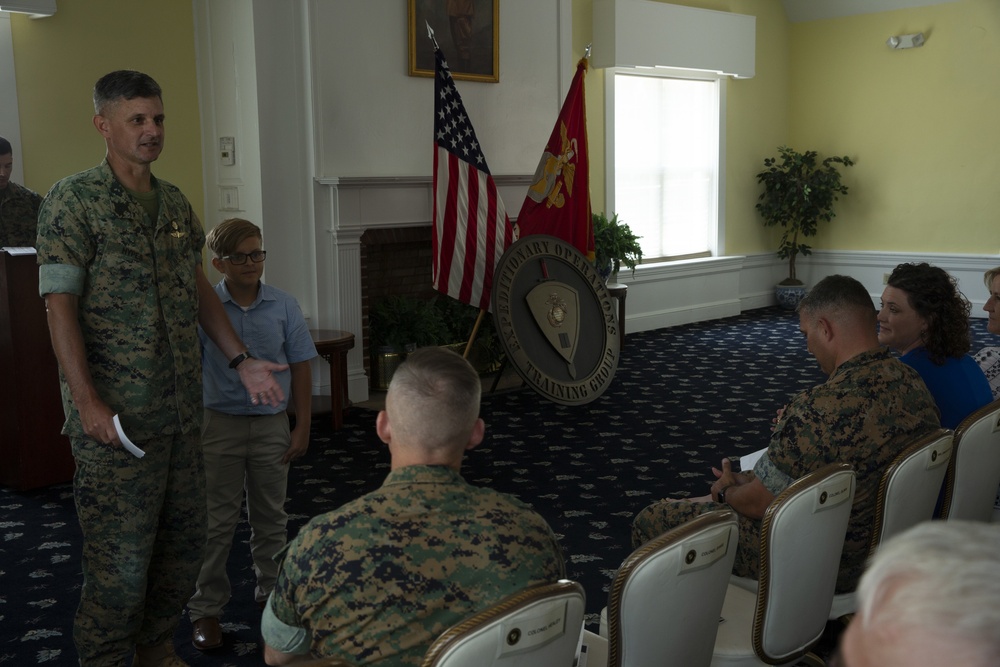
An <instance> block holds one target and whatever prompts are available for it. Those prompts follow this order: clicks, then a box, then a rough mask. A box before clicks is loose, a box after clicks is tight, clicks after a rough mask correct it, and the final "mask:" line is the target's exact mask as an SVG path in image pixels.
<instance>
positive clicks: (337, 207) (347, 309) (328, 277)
mask: <svg viewBox="0 0 1000 667" xmlns="http://www.w3.org/2000/svg"><path fill="white" fill-rule="evenodd" d="M531 179H532V176H531V175H530V174H527V175H513V176H494V177H493V181H494V183H496V186H497V191H498V192H499V194H500V197H501V199H502V200H503V202H504V204H505V206H506V207H507V215H508V216H509V217H510V218H511V219H512V220H513V219H514V218H515V217H516V215H517V212H518V211H519V210H520V207H521V203H522V202H523V201H524V197H525V195H526V194H527V191H528V185H529V184H530V183H531ZM314 194H315V201H316V248H317V273H318V276H317V286H318V287H317V300H318V303H319V309H318V313H317V322H318V324H317V326H318V327H320V328H329V329H343V330H345V331H350V332H351V333H353V334H354V337H355V340H356V344H355V346H354V349H353V350H351V352H350V354H348V356H347V376H348V387H349V389H348V393H349V395H350V398H351V400H352V401H355V402H358V401H365V400H367V399H368V377H367V376H366V375H365V370H364V358H363V356H362V355H363V350H362V347H363V346H362V344H361V341H362V336H363V330H362V310H361V236H362V234H364V233H365V231H366V230H368V229H393V228H401V227H419V226H426V225H430V224H431V222H432V217H433V212H434V191H433V180H432V179H431V178H430V177H426V176H398V177H397V176H378V177H356V176H347V177H329V178H317V179H316V180H315V186H314Z"/></svg>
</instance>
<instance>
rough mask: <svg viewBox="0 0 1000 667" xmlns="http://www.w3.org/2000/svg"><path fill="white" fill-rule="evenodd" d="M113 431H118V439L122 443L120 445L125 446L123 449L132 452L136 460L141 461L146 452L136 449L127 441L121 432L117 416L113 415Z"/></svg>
mask: <svg viewBox="0 0 1000 667" xmlns="http://www.w3.org/2000/svg"><path fill="white" fill-rule="evenodd" d="M115 430H116V431H118V439H119V440H121V441H122V445H124V446H125V449H127V450H129V451H130V452H132V453H133V454H134V455H135V457H136V458H137V459H141V458H142V457H143V456H145V455H146V452H144V451H142V450H141V449H139V448H138V447H136V446H135V444H134V443H133V442H132V441H131V440H129V439H128V436H127V435H125V431H123V430H122V423H121V420H120V419H118V415H115Z"/></svg>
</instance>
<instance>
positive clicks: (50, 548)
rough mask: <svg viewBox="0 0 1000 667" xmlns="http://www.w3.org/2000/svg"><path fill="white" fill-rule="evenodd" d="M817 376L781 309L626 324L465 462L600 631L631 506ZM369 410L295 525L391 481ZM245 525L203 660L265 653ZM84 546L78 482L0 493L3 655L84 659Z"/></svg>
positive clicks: (314, 456) (736, 438) (297, 486)
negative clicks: (588, 362) (558, 559)
mask: <svg viewBox="0 0 1000 667" xmlns="http://www.w3.org/2000/svg"><path fill="white" fill-rule="evenodd" d="M972 328H973V337H974V341H975V342H974V343H973V346H972V349H973V350H978V349H979V348H981V347H983V346H985V345H987V344H992V343H994V342H995V341H991V340H990V338H991V337H990V336H989V335H988V334H987V333H986V331H985V321H984V320H981V319H977V320H974V321H973V323H972ZM823 379H824V376H823V374H822V373H821V372H820V370H819V368H818V366H817V365H816V363H815V361H814V360H813V359H812V358H811V357H810V356H809V355H808V353H807V352H806V348H805V341H804V340H803V338H802V336H801V334H800V333H799V331H798V318H797V316H795V315H794V314H792V313H789V312H786V311H781V310H778V309H762V310H756V311H749V312H746V313H744V314H742V315H740V316H737V317H732V318H726V319H723V320H717V321H713V322H705V323H699V324H692V325H686V326H679V327H673V328H670V329H661V330H657V331H648V332H643V333H638V334H630V335H628V336H627V340H626V346H625V350H624V351H623V354H622V359H621V363H620V365H619V369H618V372H617V374H616V377H615V380H614V382H613V383H612V385H611V387H610V388H609V390H608V391H607V392H606V393H605V394H604V395H603V396H601V397H600V398H599V399H597V400H595V401H594V402H592V403H590V404H588V405H584V406H574V407H567V406H561V405H557V404H554V403H550V402H548V401H547V400H545V399H542V398H540V397H539V396H538V395H537V394H535V393H534V392H533V391H531V390H530V389H517V390H512V391H506V392H503V393H497V394H493V395H488V396H486V397H484V401H483V409H482V415H483V418H484V419H485V421H486V424H487V438H486V440H485V441H484V442H483V444H482V445H480V446H479V447H478V448H476V449H474V450H472V451H471V452H470V453H469V455H468V457H467V459H466V463H465V466H464V469H463V473H464V475H465V477H466V479H468V480H469V481H470V482H471V483H473V484H478V485H483V486H490V487H493V488H495V489H498V490H500V491H504V492H507V493H512V494H515V495H517V496H518V497H520V498H521V499H522V500H524V501H526V502H529V503H531V504H533V505H534V507H535V508H536V509H537V510H538V511H539V512H540V513H541V514H542V515H543V516H544V517H545V518H546V519H547V520H548V521H549V523H550V525H551V526H552V528H553V530H554V531H555V532H556V534H557V535H558V536H559V539H560V542H561V544H562V547H563V550H564V554H565V557H566V562H567V569H568V576H569V577H570V578H571V579H575V580H577V581H579V582H581V583H582V584H583V586H584V588H585V589H586V591H587V613H588V624H589V627H591V628H592V629H596V622H597V615H598V614H599V612H600V609H601V608H602V607H603V606H605V604H606V601H607V589H608V585H609V583H610V580H611V577H612V575H613V573H614V571H615V569H616V568H617V567H618V565H619V564H620V563H621V562H622V560H624V558H625V557H626V556H627V555H628V553H629V551H630V547H629V523H630V521H631V518H632V516H633V515H634V514H635V513H636V512H637V511H638V510H640V509H641V508H642V507H644V506H645V505H646V504H648V503H649V502H651V501H652V500H654V499H657V498H660V497H664V496H686V495H703V494H704V493H706V492H707V488H708V485H709V483H710V481H711V479H712V476H711V472H710V470H709V467H710V466H712V465H716V466H717V465H718V464H719V461H720V460H721V459H722V457H723V456H733V455H741V454H746V453H749V452H751V451H754V450H756V449H759V448H761V447H763V446H765V445H766V443H767V439H768V435H769V432H770V424H771V419H772V418H773V417H774V413H775V410H777V409H778V408H780V407H781V406H782V405H783V404H784V403H785V402H786V400H787V399H788V397H789V396H790V395H792V394H794V393H796V392H798V391H800V390H802V389H804V388H807V387H810V386H813V385H815V384H817V383H819V382H822V381H823ZM374 421H375V413H374V412H372V411H370V410H363V409H353V410H352V411H351V414H350V416H349V418H348V419H347V421H346V424H345V428H344V429H343V430H341V431H338V432H336V433H333V432H332V431H331V430H330V426H329V419H328V418H327V417H318V418H316V419H314V420H313V423H312V444H311V446H310V452H309V454H308V456H307V457H306V458H304V459H303V460H302V461H301V462H299V463H298V464H296V465H295V466H294V467H293V468H292V473H291V476H290V483H289V498H290V499H289V504H288V507H289V512H290V514H291V520H290V526H289V532H290V534H294V533H295V531H296V530H297V529H298V528H299V527H300V526H301V525H302V524H303V523H304V522H305V521H306V520H307V519H309V518H310V517H312V516H314V515H316V514H319V513H321V512H325V511H328V510H331V509H334V508H336V507H338V506H339V505H341V504H343V503H344V502H346V501H348V500H350V499H352V498H355V497H357V496H359V495H361V494H363V493H366V492H368V491H370V490H372V489H374V488H376V487H378V486H379V485H380V484H381V482H382V479H383V478H384V477H385V475H386V473H387V472H388V465H389V457H388V453H387V452H386V450H385V448H384V446H383V445H382V444H381V443H380V442H379V441H378V438H377V437H376V435H375V429H374ZM249 532H250V531H249V526H248V525H247V524H246V522H245V521H244V522H243V523H242V524H241V525H240V526H239V528H238V531H237V535H236V543H235V545H234V548H233V553H232V556H231V557H230V564H229V571H230V577H231V579H232V581H233V585H234V593H233V600H232V601H231V602H230V604H229V606H228V608H227V615H226V617H225V618H224V619H223V630H224V631H225V633H226V636H225V640H226V643H225V645H224V647H223V648H221V649H218V650H216V651H212V652H209V653H205V654H202V653H200V652H198V651H197V650H195V649H194V648H193V647H192V646H191V644H190V625H189V624H188V623H187V621H186V620H184V621H182V623H181V626H180V628H179V629H178V632H177V636H176V645H177V649H178V652H179V654H180V655H181V656H182V657H183V658H185V659H186V660H188V661H189V662H191V664H193V665H222V666H233V667H236V666H244V665H261V664H263V659H262V654H261V646H260V639H259V619H260V611H259V610H258V609H257V607H256V605H255V604H254V603H253V585H254V579H253V571H252V567H251V563H250V557H249V548H248V547H247V544H246V543H247V540H248V539H249ZM79 551H80V533H79V528H78V526H77V523H76V517H75V511H74V508H73V498H72V491H71V489H70V487H69V486H68V485H61V486H56V487H51V488H48V489H43V490H39V491H33V492H27V493H17V492H13V491H10V490H8V489H0V664H3V665H16V666H18V667H20V666H22V665H34V664H43V663H45V664H53V665H70V664H76V655H75V651H74V649H73V645H72V637H71V632H72V617H73V613H74V611H75V607H76V603H77V601H78V598H79V589H80V585H81V580H82V579H81V575H80V571H79Z"/></svg>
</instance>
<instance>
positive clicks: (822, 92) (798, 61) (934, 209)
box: [791, 0, 1000, 254]
mask: <svg viewBox="0 0 1000 667" xmlns="http://www.w3.org/2000/svg"><path fill="white" fill-rule="evenodd" d="M915 32H923V33H924V35H925V37H926V40H927V41H926V43H925V44H924V46H922V47H920V48H914V49H907V50H892V49H890V48H889V47H888V46H886V44H885V41H886V39H887V38H888V37H889V36H891V35H900V34H909V33H915ZM791 33H792V40H791V44H792V47H791V53H792V58H791V63H792V64H791V85H792V90H793V91H794V92H793V95H792V106H791V119H792V122H791V141H792V143H793V145H794V146H796V147H797V148H800V149H804V148H809V149H815V150H818V151H819V152H820V153H821V154H822V155H829V154H848V155H850V156H851V157H852V158H855V159H856V161H857V164H856V165H855V166H854V167H852V168H850V169H849V170H847V172H846V174H847V177H846V178H845V183H847V184H848V185H849V187H850V194H849V195H848V197H847V198H846V199H843V200H842V201H841V202H840V204H842V205H841V206H839V208H838V217H837V218H836V219H835V220H834V221H833V224H832V225H830V226H829V227H828V228H827V230H826V231H825V232H821V233H820V235H819V236H817V243H816V245H817V246H821V247H823V248H835V249H844V250H894V251H899V252H908V251H909V252H947V253H952V252H954V253H976V254H978V253H996V252H998V249H1000V234H998V226H997V215H998V211H1000V187H998V180H1000V153H998V150H1000V75H998V72H1000V2H997V1H996V0H961V1H960V2H956V3H946V4H942V5H937V6H933V7H924V8H918V9H909V10H899V11H894V12H883V13H879V14H869V15H864V16H854V17H846V18H842V19H835V20H834V19H831V20H826V21H814V22H809V23H801V24H796V25H793V26H792V29H791Z"/></svg>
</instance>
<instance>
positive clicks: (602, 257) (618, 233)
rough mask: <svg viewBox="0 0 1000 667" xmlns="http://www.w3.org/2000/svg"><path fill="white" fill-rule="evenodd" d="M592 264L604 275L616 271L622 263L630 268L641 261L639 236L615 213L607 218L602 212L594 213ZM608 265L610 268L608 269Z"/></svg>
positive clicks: (633, 268) (633, 270) (633, 271)
mask: <svg viewBox="0 0 1000 667" xmlns="http://www.w3.org/2000/svg"><path fill="white" fill-rule="evenodd" d="M593 220H594V266H595V267H596V268H597V271H598V272H599V273H601V275H604V276H605V277H606V274H607V273H612V274H614V273H618V270H619V269H620V268H621V265H622V264H624V265H625V266H627V267H628V268H630V269H632V273H633V275H634V274H635V267H636V265H637V264H639V263H640V262H641V261H642V246H640V245H639V239H641V238H642V237H641V236H636V235H635V234H634V233H633V232H632V229H631V228H630V227H629V226H628V225H627V224H625V223H624V222H622V221H621V220H619V219H618V214H617V213H615V214H613V215H612V216H611V218H610V219H608V216H606V215H605V214H604V213H594V215H593ZM608 267H610V270H609V269H608Z"/></svg>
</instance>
